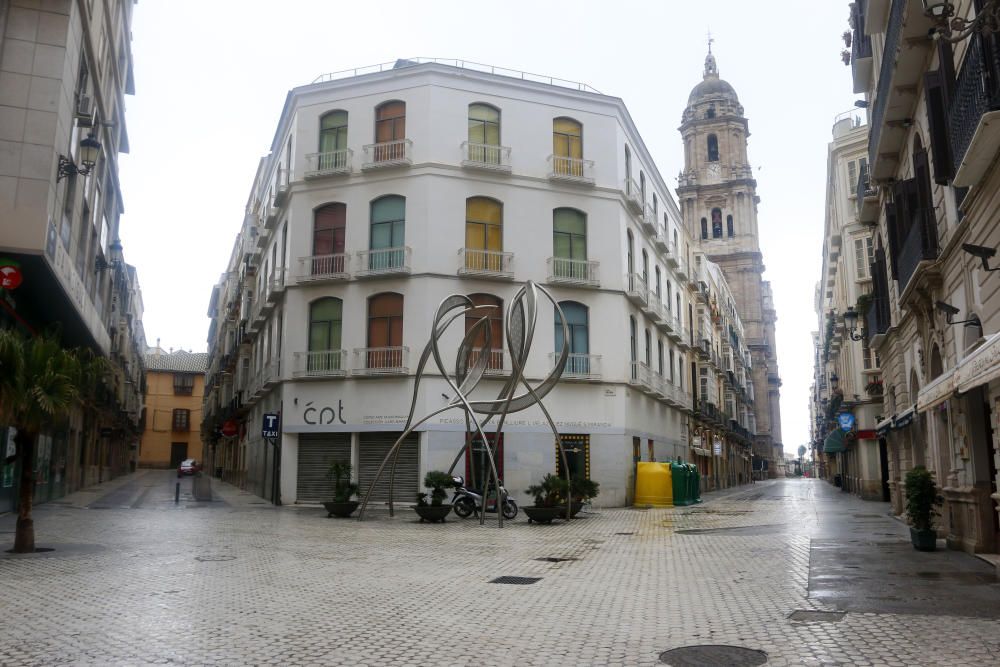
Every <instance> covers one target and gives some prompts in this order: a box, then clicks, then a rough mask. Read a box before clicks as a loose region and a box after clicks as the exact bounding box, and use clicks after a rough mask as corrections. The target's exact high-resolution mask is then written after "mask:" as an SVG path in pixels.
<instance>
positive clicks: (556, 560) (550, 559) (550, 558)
mask: <svg viewBox="0 0 1000 667" xmlns="http://www.w3.org/2000/svg"><path fill="white" fill-rule="evenodd" d="M535 560H540V561H544V562H546V563H562V562H565V561H568V560H579V558H561V557H559V556H544V557H542V558H536V559H535Z"/></svg>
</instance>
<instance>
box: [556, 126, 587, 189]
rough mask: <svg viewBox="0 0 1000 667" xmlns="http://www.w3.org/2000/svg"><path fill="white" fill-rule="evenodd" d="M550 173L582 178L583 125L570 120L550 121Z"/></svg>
mask: <svg viewBox="0 0 1000 667" xmlns="http://www.w3.org/2000/svg"><path fill="white" fill-rule="evenodd" d="M552 171H553V172H555V173H556V174H562V175H566V176H578V177H582V176H583V125H581V124H580V123H578V122H577V121H575V120H573V119H572V118H556V119H554V120H553V121H552Z"/></svg>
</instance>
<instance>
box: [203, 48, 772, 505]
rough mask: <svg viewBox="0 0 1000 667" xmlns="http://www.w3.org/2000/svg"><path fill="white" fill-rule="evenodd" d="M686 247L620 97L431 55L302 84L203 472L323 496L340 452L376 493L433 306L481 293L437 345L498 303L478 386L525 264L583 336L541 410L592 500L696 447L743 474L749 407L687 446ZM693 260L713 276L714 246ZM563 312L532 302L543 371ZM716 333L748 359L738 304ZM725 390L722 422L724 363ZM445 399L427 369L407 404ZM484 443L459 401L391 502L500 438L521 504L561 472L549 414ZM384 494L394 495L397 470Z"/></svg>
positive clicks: (478, 468) (265, 187) (416, 456)
mask: <svg viewBox="0 0 1000 667" xmlns="http://www.w3.org/2000/svg"><path fill="white" fill-rule="evenodd" d="M355 156H360V157H361V159H360V160H354V157H355ZM279 183H281V184H283V185H282V186H281V187H283V188H284V194H283V195H282V196H281V197H280V198H279V199H276V193H277V192H278V190H279V186H278V184H279ZM271 218H273V221H270V222H269V220H270V219H271ZM690 255H691V239H690V237H689V235H688V234H687V233H686V232H685V230H684V227H683V225H682V224H681V217H680V212H679V211H678V209H677V206H676V204H675V203H674V200H673V199H672V197H671V195H670V190H669V188H668V187H667V184H666V183H665V181H664V180H663V178H662V177H661V175H660V173H659V171H658V170H657V168H656V165H655V162H654V161H653V159H652V157H651V156H650V154H649V152H648V151H647V149H646V147H645V145H644V144H643V142H642V139H641V137H640V135H639V133H638V130H637V129H636V128H635V126H634V124H633V122H632V119H631V117H630V116H629V113H628V111H627V109H626V108H625V106H624V105H623V104H622V102H621V100H619V99H618V98H614V97H610V96H607V95H602V94H600V93H598V92H597V91H594V90H593V89H591V88H589V87H588V86H586V85H584V84H577V83H571V82H565V81H560V80H557V79H551V78H549V77H535V76H533V75H528V74H525V73H521V72H508V71H505V70H499V69H497V68H492V67H489V66H478V65H475V64H472V63H467V62H455V61H437V60H419V61H413V60H400V61H397V62H395V63H389V64H387V65H381V66H376V67H374V68H367V69H364V70H351V71H349V72H345V73H335V74H331V75H326V76H323V77H320V78H318V79H317V80H316V81H314V82H313V83H311V84H308V85H305V86H301V87H298V88H295V89H293V90H291V91H290V92H289V94H288V97H287V99H286V102H285V106H284V109H283V110H282V113H281V117H280V119H279V121H278V126H277V129H276V131H275V135H274V139H273V142H272V144H271V152H270V154H269V155H268V156H266V157H265V158H263V159H262V160H261V162H260V165H259V168H258V171H257V175H256V177H255V180H254V183H253V185H252V187H251V193H250V196H249V199H248V203H247V207H246V214H245V217H244V220H243V224H242V228H241V231H240V234H239V237H238V239H237V241H236V243H235V245H234V248H233V252H232V254H231V256H230V260H229V263H228V265H227V267H226V268H225V272H224V273H223V275H222V276H221V278H220V281H219V283H218V284H217V285H216V287H215V288H214V290H213V293H212V297H211V302H210V306H209V317H210V318H211V325H210V328H209V361H208V372H207V377H206V393H205V408H204V409H205V419H204V421H203V425H202V436H203V438H204V439H205V442H206V454H205V457H206V460H207V461H208V462H209V467H210V468H214V469H220V468H221V469H222V474H223V476H224V477H225V478H227V479H229V480H231V481H234V482H235V483H238V484H241V485H243V486H244V487H245V488H248V489H250V490H252V491H254V492H255V493H258V494H260V495H262V496H265V497H268V498H275V497H277V498H280V499H281V501H282V502H285V503H293V502H302V503H312V502H317V501H320V500H323V499H325V498H326V497H327V496H328V494H329V482H328V480H327V479H326V471H327V467H328V466H329V463H330V461H331V460H333V459H343V460H350V461H351V462H352V464H353V465H354V470H355V471H356V477H357V481H358V482H359V484H360V486H361V489H362V492H366V491H368V489H369V488H371V486H372V484H373V480H374V476H375V472H376V470H377V469H378V466H379V465H380V464H381V462H382V460H383V458H384V456H385V454H386V452H387V451H388V448H389V447H390V446H391V445H392V443H393V442H394V441H395V440H396V438H397V437H398V435H399V433H400V432H401V430H402V425H403V423H404V422H405V419H406V415H407V413H408V411H409V409H410V400H411V393H412V391H413V386H414V373H415V371H416V367H417V364H418V361H419V357H420V353H421V351H422V350H423V347H424V345H425V344H426V342H427V340H428V338H429V335H430V327H431V322H432V318H433V314H434V312H435V310H436V308H437V306H438V304H439V303H440V302H441V301H442V300H443V299H444V298H445V297H446V296H447V295H449V294H453V293H460V294H465V295H468V296H469V298H470V299H471V300H472V301H473V303H475V304H476V306H477V307H481V311H479V312H477V311H474V312H473V313H471V314H470V316H469V317H468V318H467V319H466V320H465V321H464V322H459V323H456V324H455V325H453V326H452V328H451V329H449V330H448V331H447V333H446V334H445V336H444V337H443V339H442V341H441V350H442V351H443V352H445V353H446V354H447V351H453V350H456V349H457V348H458V345H459V343H460V341H461V338H462V335H463V326H464V330H465V331H468V330H469V328H470V327H472V326H473V325H474V324H475V323H476V322H477V321H478V320H479V319H480V318H481V317H487V319H488V323H489V325H490V332H491V335H490V340H491V343H490V345H489V346H487V345H486V340H485V337H484V338H483V340H482V341H481V345H480V347H478V348H476V349H475V350H474V355H488V361H487V365H486V373H485V377H486V379H485V380H484V382H483V385H484V386H483V387H481V391H482V392H483V395H485V394H487V393H489V392H496V391H499V388H500V387H501V386H502V383H503V382H504V381H506V379H507V378H509V377H510V372H511V360H510V357H509V353H508V351H507V350H506V349H505V347H506V346H505V344H504V340H505V337H504V335H503V334H504V327H505V322H504V317H503V314H504V313H505V311H504V305H505V303H507V302H509V300H510V299H511V298H512V297H513V296H514V294H515V293H516V291H517V290H518V288H519V287H520V285H521V284H523V283H524V282H525V281H527V280H532V281H535V282H536V283H539V284H541V285H543V286H544V287H545V288H546V289H547V290H549V291H550V292H551V293H552V295H553V297H554V298H555V299H556V300H557V302H558V303H559V305H560V308H561V310H562V314H563V315H562V316H563V317H565V319H566V322H565V324H566V326H567V328H568V329H569V332H570V337H569V343H568V344H569V346H570V349H569V357H568V363H567V365H566V368H565V371H564V373H563V376H562V382H561V383H560V384H559V385H558V386H557V388H556V389H555V390H553V391H552V392H551V393H550V394H549V395H548V396H547V397H546V399H545V402H546V407H547V409H548V410H549V412H550V413H551V414H552V416H553V418H554V420H555V422H556V424H557V426H558V428H559V430H560V433H561V435H562V438H563V441H564V444H565V446H566V448H567V454H568V465H569V466H570V467H571V470H572V473H573V475H582V476H587V477H590V478H591V479H594V480H596V481H598V482H599V483H600V484H601V496H600V498H599V502H601V503H604V504H607V505H622V504H626V503H629V502H631V497H632V485H633V476H634V469H635V467H634V463H635V461H638V460H660V461H665V460H676V459H678V458H680V459H681V460H685V461H695V460H696V459H700V458H704V457H707V459H714V460H716V461H718V463H717V464H716V463H709V462H702V466H703V470H704V471H705V472H706V473H708V472H714V471H716V470H717V471H718V474H716V475H710V476H709V478H708V480H709V484H710V485H714V486H728V485H730V484H733V483H737V482H739V481H740V480H743V481H746V480H747V479H748V473H749V457H748V456H746V458H744V456H745V455H746V449H745V447H744V446H743V445H742V444H741V443H742V442H745V441H746V440H747V438H748V437H749V432H750V430H752V429H751V428H750V426H749V424H752V422H749V421H746V420H744V421H739V420H738V419H737V420H735V421H734V423H729V422H727V423H723V422H722V421H716V422H714V423H713V425H712V429H713V433H721V432H723V431H725V432H726V433H727V434H729V433H735V434H736V435H741V436H742V440H740V439H739V438H737V437H728V436H727V437H726V438H724V439H721V440H720V447H719V448H718V450H717V451H713V450H712V446H713V445H712V444H706V445H705V446H699V447H697V448H695V447H693V444H692V443H693V441H692V438H691V434H692V429H693V428H694V423H693V421H692V416H693V413H694V410H695V405H696V404H695V400H694V396H695V394H694V392H695V391H696V390H695V387H694V386H693V381H694V379H693V376H692V375H691V373H690V372H689V369H690V368H691V367H692V366H691V364H692V363H694V357H693V354H692V351H691V350H692V345H693V333H692V331H693V329H692V325H693V323H692V319H691V314H690V313H691V312H692V311H691V309H690V307H691V304H692V302H693V298H694V291H693V290H694V286H693V283H692V282H691V280H690V279H689V276H688V274H687V270H688V269H687V267H688V266H690V265H691V264H690V262H691V257H690ZM698 266H699V270H702V269H703V268H704V270H705V271H709V272H712V271H713V269H711V268H710V267H711V266H712V265H711V264H710V263H709V262H708V261H707V260H705V261H703V262H702V263H700V264H699V265H698ZM712 275H713V279H712V285H714V286H715V289H716V290H719V291H717V292H716V293H717V294H729V292H728V288H725V287H724V285H725V282H724V279H723V278H722V275H721V273H719V272H718V271H717V270H714V273H713V274H712ZM722 303H723V302H721V301H720V302H719V304H722ZM727 303H728V302H727ZM718 307H719V308H722V305H719V306H718ZM562 324H563V323H562V322H561V321H560V320H559V315H558V314H557V312H556V311H555V310H554V309H553V308H552V307H551V306H549V305H547V303H545V304H543V305H542V306H541V308H540V311H539V315H538V322H537V326H536V332H537V333H536V337H535V340H534V342H533V346H532V356H531V357H530V358H529V361H528V364H527V367H526V369H525V373H526V376H527V377H528V378H529V379H530V380H531V381H532V382H536V381H537V380H538V379H539V378H541V377H543V376H545V375H546V374H547V373H548V372H549V371H550V370H551V369H552V367H553V364H554V363H555V360H556V358H557V356H558V355H557V353H559V352H560V351H561V346H562V344H563V341H562V337H561V335H560V336H558V337H557V336H554V335H553V334H552V333H548V332H556V333H559V332H561V331H562ZM725 325H726V326H729V325H732V326H733V331H735V332H737V335H736V337H735V338H732V337H731V334H730V330H729V329H727V328H723V324H722V323H721V320H720V323H714V326H715V327H716V328H715V329H713V332H714V333H713V335H715V336H716V337H717V338H718V340H719V351H720V353H721V349H722V348H721V344H722V342H723V340H722V339H723V334H725V337H726V340H727V341H733V340H736V341H738V342H736V343H730V344H731V345H732V346H733V349H735V350H737V357H738V358H739V359H740V360H742V361H740V362H738V363H739V364H743V363H744V362H745V363H748V359H749V355H748V353H747V350H746V342H745V339H743V338H740V336H741V335H742V334H741V333H739V332H742V328H741V326H740V325H739V319H738V316H737V315H736V314H735V312H734V311H733V312H729V311H727V313H726V315H725ZM719 359H720V360H719V361H717V363H716V368H715V369H714V370H713V372H714V373H716V374H718V375H720V378H721V377H723V376H725V375H726V372H727V371H726V370H724V367H722V366H721V364H722V361H721V356H720V358H719ZM731 363H734V364H735V363H737V362H731ZM739 368H740V369H742V366H739ZM733 372H734V373H736V372H740V373H742V372H743V371H742V370H737V367H736V366H734V368H733ZM734 377H735V376H734ZM742 377H743V378H744V382H745V381H746V377H747V375H745V374H744V375H742ZM734 382H735V383H734V384H733V385H732V386H733V392H736V391H738V390H737V388H736V387H737V385H738V384H739V381H738V380H736V381H734ZM718 386H719V387H720V392H719V394H718V398H717V399H716V400H718V405H719V406H720V414H721V413H722V412H723V410H724V406H725V405H726V403H725V397H726V394H724V393H723V392H722V389H721V387H723V386H724V383H723V382H722V380H721V379H720V384H719V385H718ZM725 386H729V385H725ZM450 393H451V389H450V388H449V386H448V385H447V384H446V383H445V382H444V381H443V379H441V378H440V377H439V376H438V375H437V374H436V373H435V372H434V371H431V373H430V374H429V376H425V377H424V378H423V380H422V382H421V385H420V392H419V394H418V396H417V413H418V414H419V415H422V414H425V413H427V412H429V411H431V410H432V409H433V408H436V407H438V406H439V405H440V403H441V401H442V400H445V399H443V398H442V394H444V395H445V396H448V395H449V394H450ZM734 404H735V403H734ZM741 405H745V401H744V402H743V403H741ZM264 413H280V414H281V435H280V438H278V439H277V442H276V445H275V447H272V445H271V444H270V443H269V442H268V441H265V440H263V439H262V438H261V437H260V429H259V425H260V422H261V419H262V415H263V414H264ZM733 414H735V413H733ZM737 426H738V427H739V428H738V429H737ZM490 428H492V427H490ZM739 429H742V430H739ZM487 440H488V442H487V443H483V442H480V441H479V439H478V438H475V437H472V436H471V434H468V433H466V425H465V422H464V420H463V418H462V416H461V415H459V414H450V413H449V414H443V415H441V416H439V417H436V418H434V419H432V420H430V421H428V422H427V423H426V424H424V425H423V426H422V427H421V428H419V429H418V431H417V432H416V433H414V435H413V436H412V438H411V440H410V441H408V442H407V443H406V444H405V445H404V447H403V449H402V450H401V454H400V458H399V463H398V468H397V472H396V478H395V488H396V493H397V494H398V499H400V500H406V501H409V500H412V495H413V494H414V493H416V492H417V490H418V484H419V480H420V479H421V477H422V473H423V472H424V471H427V470H433V469H447V468H448V467H449V465H451V462H452V460H453V459H454V457H455V455H456V453H457V452H459V451H460V450H461V448H462V447H463V445H464V446H467V447H468V450H467V452H468V454H467V456H466V457H465V461H464V462H463V463H461V464H460V466H459V468H458V469H457V472H459V473H460V474H465V475H466V476H467V477H471V478H473V479H476V478H478V479H480V480H481V479H482V465H483V463H484V460H485V459H484V452H485V447H487V446H489V447H491V448H492V449H493V450H494V451H495V453H496V456H497V460H498V465H499V469H500V474H501V476H502V479H503V480H504V482H505V485H506V487H507V488H508V489H509V490H510V491H511V492H513V493H515V494H516V495H517V496H518V497H519V499H523V498H524V496H523V493H524V489H526V488H527V487H528V486H529V485H530V484H532V483H534V482H536V481H537V480H539V479H540V478H541V476H542V475H544V474H546V473H548V472H557V471H559V470H560V469H561V466H562V463H561V462H560V461H559V460H558V459H557V457H556V449H555V446H554V443H553V438H552V434H551V432H550V431H549V430H548V426H547V423H546V421H545V418H544V415H543V414H542V413H541V412H540V411H539V410H538V409H537V408H535V409H532V410H529V411H526V412H524V413H518V414H514V415H511V416H510V417H509V418H508V420H507V422H506V425H505V429H504V435H503V437H502V438H498V437H497V436H496V434H495V433H492V432H489V429H488V432H487ZM706 442H708V443H711V442H712V440H710V439H709V440H706ZM696 449H698V450H701V451H696ZM722 461H725V462H726V463H725V465H723V464H722ZM463 466H464V467H463ZM712 466H717V468H716V467H712ZM275 471H279V472H278V473H277V477H278V479H277V481H276V480H275V474H276V473H275ZM276 487H280V489H279V490H278V492H277V494H276V496H275V495H273V494H274V489H275V488H276ZM373 493H374V495H373V497H374V498H375V499H376V500H378V501H384V500H387V499H388V485H387V484H386V483H385V480H383V482H382V483H380V484H379V485H378V486H376V487H375V488H374V492H373Z"/></svg>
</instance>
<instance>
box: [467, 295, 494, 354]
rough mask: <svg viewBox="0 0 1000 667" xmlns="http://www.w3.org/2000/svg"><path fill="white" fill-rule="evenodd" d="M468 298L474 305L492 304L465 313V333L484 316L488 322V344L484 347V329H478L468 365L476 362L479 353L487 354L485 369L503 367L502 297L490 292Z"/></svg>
mask: <svg viewBox="0 0 1000 667" xmlns="http://www.w3.org/2000/svg"><path fill="white" fill-rule="evenodd" d="M469 299H471V300H472V303H473V304H474V305H475V306H492V308H486V307H484V308H478V307H477V308H475V309H473V310H470V311H469V312H467V313H466V314H465V333H469V332H470V331H472V327H474V326H475V325H476V322H478V321H479V320H481V319H483V318H484V317H485V318H486V320H487V322H488V323H489V330H490V344H489V349H488V350H487V349H486V347H487V345H486V331H485V330H480V333H479V335H477V336H476V338H475V339H474V340H473V341H472V346H473V352H472V357H471V358H470V359H469V365H470V366H471V365H472V364H475V363H476V360H477V359H478V356H479V355H480V354H484V353H485V354H489V355H490V358H489V360H487V362H486V368H487V370H502V369H503V299H501V298H500V297H497V296H493V295H492V294H470V295H469Z"/></svg>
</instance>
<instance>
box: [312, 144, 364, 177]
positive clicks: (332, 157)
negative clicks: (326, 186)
mask: <svg viewBox="0 0 1000 667" xmlns="http://www.w3.org/2000/svg"><path fill="white" fill-rule="evenodd" d="M353 156H354V151H352V150H351V149H350V148H342V149H341V150H337V151H328V152H326V153H310V154H309V155H306V165H307V168H306V173H305V177H306V178H321V177H323V176H336V175H340V174H349V173H351V160H352V158H353Z"/></svg>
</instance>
